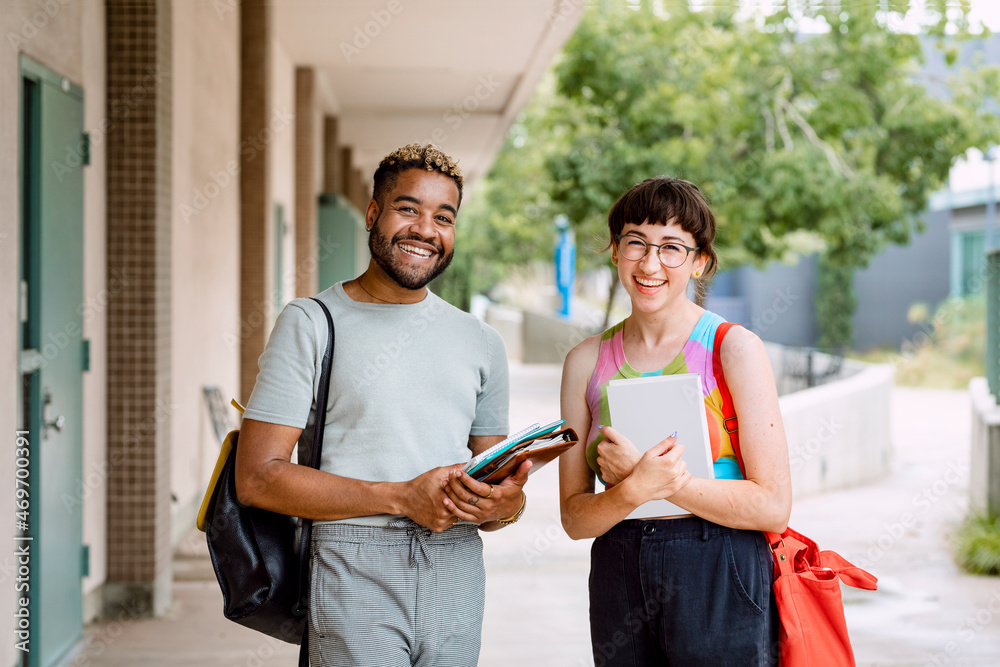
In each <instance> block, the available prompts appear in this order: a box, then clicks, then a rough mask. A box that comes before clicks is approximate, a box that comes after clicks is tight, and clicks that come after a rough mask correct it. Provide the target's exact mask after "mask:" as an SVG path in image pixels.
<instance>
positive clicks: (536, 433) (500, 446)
mask: <svg viewBox="0 0 1000 667" xmlns="http://www.w3.org/2000/svg"><path fill="white" fill-rule="evenodd" d="M564 423H565V420H564V419H559V420H557V421H554V422H552V423H551V424H546V425H545V426H540V425H539V424H537V423H535V424H532V425H531V426H529V427H527V428H525V429H522V430H520V431H518V432H517V433H514V434H513V435H509V436H507V437H506V438H504V439H503V440H501V441H500V442H498V443H497V444H495V445H493V446H492V447H490V448H489V449H487V450H486V451H485V452H482V453H481V454H477V455H476V456H473V457H472V460H471V461H469V462H468V463H467V464H466V466H465V468H463V470H464V471H465V472H467V473H468V474H470V475H474V474H475V473H476V472H477V471H479V470H480V469H481V468H483V467H484V466H486V465H488V464H489V463H490V461H493V460H494V459H496V458H499V457H501V456H503V455H504V454H506V453H507V452H508V451H509V450H510V449H511V448H512V447H517V446H518V445H519V444H521V443H522V442H525V441H526V440H531V439H533V438H538V437H541V436H543V435H548V434H549V433H552V432H553V431H555V430H556V429H557V428H559V427H560V426H562V425H563V424H564Z"/></svg>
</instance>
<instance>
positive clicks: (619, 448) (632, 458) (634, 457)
mask: <svg viewBox="0 0 1000 667" xmlns="http://www.w3.org/2000/svg"><path fill="white" fill-rule="evenodd" d="M601 435H603V436H604V439H603V440H601V442H600V443H599V444H598V445H597V465H598V466H600V468H601V479H603V480H604V482H605V484H607V485H608V486H613V485H615V484H620V483H621V481H622V480H623V479H625V478H626V477H628V476H629V475H631V474H632V470H633V469H635V466H636V464H637V463H639V459H640V457H641V456H642V455H641V454H640V453H639V450H638V449H636V447H635V445H633V444H632V442H631V441H630V440H629V439H628V438H626V437H625V436H623V435H622V434H621V433H619V432H618V431H616V430H614V429H613V428H611V427H610V426H602V427H601Z"/></svg>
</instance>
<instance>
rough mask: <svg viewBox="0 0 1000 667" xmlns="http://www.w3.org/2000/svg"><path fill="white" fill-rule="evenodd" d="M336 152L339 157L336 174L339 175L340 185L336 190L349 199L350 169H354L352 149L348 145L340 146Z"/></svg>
mask: <svg viewBox="0 0 1000 667" xmlns="http://www.w3.org/2000/svg"><path fill="white" fill-rule="evenodd" d="M338 153H339V158H340V159H339V162H340V168H339V169H338V170H337V174H338V176H339V180H340V185H339V187H337V190H336V192H339V193H341V194H343V195H344V196H345V197H347V198H348V199H350V197H351V171H352V170H353V169H354V151H353V150H352V149H351V147H350V146H341V147H340V150H339V151H338Z"/></svg>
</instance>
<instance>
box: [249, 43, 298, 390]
mask: <svg viewBox="0 0 1000 667" xmlns="http://www.w3.org/2000/svg"><path fill="white" fill-rule="evenodd" d="M271 52H272V54H273V60H272V67H271V86H272V96H271V99H272V100H273V103H274V106H273V110H272V113H271V117H272V119H275V122H274V124H273V126H272V127H274V128H275V129H274V133H273V135H272V139H271V148H272V152H271V164H270V170H271V176H270V179H271V198H272V202H271V218H270V224H269V230H270V231H269V232H268V235H267V238H268V241H269V243H271V244H273V243H274V238H275V231H274V229H275V228H274V225H275V222H276V220H275V218H274V209H275V205H276V204H281V206H282V208H284V211H285V213H284V216H285V224H286V225H287V228H288V231H287V233H286V234H285V240H284V247H283V252H282V264H283V266H284V270H283V272H282V273H283V275H282V276H281V284H282V289H281V292H282V294H283V295H284V302H286V303H287V302H288V301H290V300H291V297H292V296H293V295H294V294H295V63H293V62H292V60H291V58H289V57H288V52H287V51H285V48H284V47H283V46H282V45H281V42H280V41H278V40H275V42H274V48H273V49H272V51H271ZM279 119H280V120H279ZM266 257H267V260H268V263H269V264H271V265H272V266H271V268H270V269H269V272H268V276H270V277H269V278H268V283H267V284H268V286H269V287H270V288H271V289H273V286H274V285H275V282H276V277H275V276H274V269H275V267H274V265H273V262H274V257H275V250H274V246H273V245H269V246H268V251H267V255H266ZM282 305H284V304H283V303H281V304H279V303H277V301H276V300H275V302H274V303H273V305H272V312H273V313H274V317H277V315H278V312H279V311H280V309H281V306H282ZM272 323H273V320H272ZM247 398H249V396H248V397H247Z"/></svg>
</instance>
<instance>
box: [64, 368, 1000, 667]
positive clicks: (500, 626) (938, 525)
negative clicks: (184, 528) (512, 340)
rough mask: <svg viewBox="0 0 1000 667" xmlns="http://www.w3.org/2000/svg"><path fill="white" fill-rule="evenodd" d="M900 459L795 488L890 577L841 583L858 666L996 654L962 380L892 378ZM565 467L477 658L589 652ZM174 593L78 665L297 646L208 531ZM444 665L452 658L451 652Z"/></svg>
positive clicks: (539, 407)
mask: <svg viewBox="0 0 1000 667" xmlns="http://www.w3.org/2000/svg"><path fill="white" fill-rule="evenodd" d="M559 373H560V371H559V368H558V367H556V366H549V365H537V366H536V365H514V366H513V367H512V369H511V383H512V391H511V394H512V405H511V426H512V428H520V427H521V426H523V425H525V424H529V423H531V422H534V421H539V422H546V421H551V420H552V419H554V418H556V417H557V416H558V413H559V398H558V390H559ZM892 409H893V415H892V419H893V442H894V445H895V457H894V462H893V466H892V472H891V474H890V475H889V476H888V477H886V478H885V479H884V480H882V481H880V482H878V483H876V484H871V485H867V486H864V487H859V488H855V489H849V490H845V491H840V492H835V493H828V494H824V495H822V496H818V497H813V498H807V499H803V500H799V501H796V503H795V505H794V508H793V510H792V521H791V525H792V526H793V527H795V528H796V529H797V530H799V531H801V532H802V533H804V534H806V535H809V536H810V537H812V538H813V539H815V540H816V541H817V542H818V543H819V545H820V547H821V548H826V549H834V550H836V551H838V552H840V553H841V554H842V555H843V556H845V557H846V558H847V559H848V560H851V561H852V562H854V563H855V564H857V565H861V566H864V567H866V568H868V569H869V570H870V571H872V572H873V573H874V574H875V575H876V576H877V577H878V578H879V590H878V591H877V592H868V591H856V590H854V589H850V588H845V593H844V598H845V603H846V610H847V620H848V625H849V627H850V632H851V637H852V640H853V643H854V648H855V653H856V655H857V662H858V664H859V665H915V666H924V665H928V666H940V665H966V666H971V665H977V666H978V665H994V666H995V665H1000V578H989V577H972V576H969V575H965V574H962V573H961V572H960V571H959V570H958V569H957V568H956V566H955V565H954V562H953V560H952V557H951V551H950V547H949V544H948V539H949V536H950V535H951V533H952V532H953V530H954V527H955V525H956V524H957V523H958V522H959V521H960V520H961V519H962V517H963V516H964V514H965V509H966V504H967V498H968V488H967V487H968V478H969V475H968V471H969V468H968V466H969V432H970V423H971V413H970V406H969V401H968V397H967V395H966V393H965V392H962V391H931V390H913V389H896V390H895V391H894V393H893V401H892ZM557 483H558V476H557V466H555V465H551V466H548V467H546V468H544V469H542V470H540V471H539V472H538V473H537V474H536V475H533V476H532V478H531V481H530V483H529V485H528V487H527V488H528V492H529V506H528V511H527V513H526V514H525V517H524V518H523V519H522V520H521V521H520V522H519V523H518V524H517V525H516V526H513V527H511V528H508V529H505V530H502V531H499V532H496V533H490V534H485V535H484V541H485V543H486V569H487V602H486V619H485V623H484V628H483V649H482V654H481V659H480V665H481V666H482V667H507V666H508V665H510V663H511V661H514V662H516V663H517V664H518V667H543V666H544V667H563V666H566V667H585V666H589V665H593V660H592V657H591V653H590V641H589V630H588V621H587V608H588V602H587V575H588V571H589V541H584V542H573V541H572V540H570V539H569V538H567V537H566V536H565V534H564V533H563V531H562V528H561V526H560V523H559V503H558V490H557ZM173 591H174V604H173V607H172V609H171V611H170V613H169V614H168V615H167V616H166V617H165V618H162V619H155V620H146V619H142V620H137V619H132V618H128V617H124V618H120V619H115V620H112V621H110V622H108V623H105V624H104V625H102V626H100V627H94V628H89V629H88V631H87V637H86V639H85V642H84V644H82V645H81V647H80V649H79V650H78V652H77V653H76V655H75V656H74V657H73V658H72V659H70V660H69V662H68V663H67V664H70V665H80V666H83V665H90V666H94V667H125V666H128V667H136V666H143V667H161V666H162V667H166V666H167V665H170V666H174V665H192V666H195V667H223V666H225V667H237V666H238V667H261V666H263V665H275V666H277V665H294V664H296V662H295V660H296V657H297V650H298V649H297V647H294V646H291V645H287V644H280V643H278V642H275V641H273V640H270V639H269V638H268V637H266V636H264V635H260V634H257V633H255V632H252V631H249V630H245V629H244V628H242V627H240V626H238V625H236V624H234V623H231V622H229V621H226V620H225V619H224V618H223V617H222V611H221V609H222V598H221V594H220V593H219V589H218V586H217V584H216V582H215V579H214V575H213V574H212V569H211V564H210V563H209V562H208V557H207V551H206V550H205V547H204V540H203V535H202V534H201V533H198V532H192V534H191V535H190V536H189V539H187V540H186V541H185V543H184V544H183V545H182V546H181V548H180V549H179V550H178V554H177V557H176V559H175V583H174V588H173ZM442 667H447V666H442Z"/></svg>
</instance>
